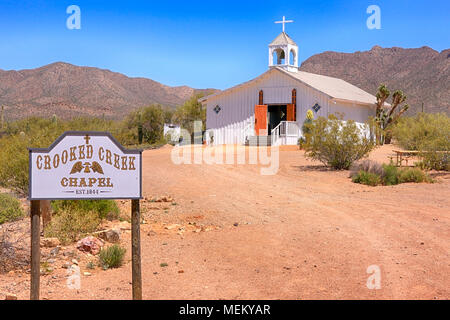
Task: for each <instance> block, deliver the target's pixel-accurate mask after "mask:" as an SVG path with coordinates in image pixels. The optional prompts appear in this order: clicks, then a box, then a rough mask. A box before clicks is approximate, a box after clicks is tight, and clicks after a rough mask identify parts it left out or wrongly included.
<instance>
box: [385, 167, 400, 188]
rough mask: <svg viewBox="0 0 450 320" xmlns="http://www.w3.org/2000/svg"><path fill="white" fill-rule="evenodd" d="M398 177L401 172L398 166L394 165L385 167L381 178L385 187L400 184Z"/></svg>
mask: <svg viewBox="0 0 450 320" xmlns="http://www.w3.org/2000/svg"><path fill="white" fill-rule="evenodd" d="M398 176H399V171H398V168H397V167H396V166H394V165H392V164H384V165H383V174H382V175H381V177H382V180H383V184H384V185H385V186H393V185H396V184H398V183H399V181H398Z"/></svg>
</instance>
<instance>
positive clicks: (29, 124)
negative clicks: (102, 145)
mask: <svg viewBox="0 0 450 320" xmlns="http://www.w3.org/2000/svg"><path fill="white" fill-rule="evenodd" d="M71 130H85V131H109V132H111V133H112V134H113V135H114V136H117V138H118V140H119V142H121V143H122V144H123V143H124V140H126V138H127V136H126V132H127V130H128V129H126V127H124V126H123V124H122V122H118V121H110V120H104V119H99V118H75V119H73V120H70V121H59V120H58V121H52V119H43V118H37V117H32V118H27V119H23V120H18V121H14V122H10V123H8V126H7V128H6V130H5V132H4V134H3V136H2V137H1V138H0V150H1V152H0V186H3V187H5V188H8V189H11V190H14V191H16V192H18V193H20V194H22V195H28V160H29V159H28V149H27V148H48V147H49V146H50V145H51V144H52V143H53V142H54V141H55V140H56V138H58V137H59V136H60V135H61V134H63V133H64V132H65V131H71ZM125 142H127V141H125Z"/></svg>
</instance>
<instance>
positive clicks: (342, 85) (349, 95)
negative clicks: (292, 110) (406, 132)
mask: <svg viewBox="0 0 450 320" xmlns="http://www.w3.org/2000/svg"><path fill="white" fill-rule="evenodd" d="M275 70H277V71H279V72H282V73H284V74H286V75H288V76H290V77H292V78H294V79H295V80H297V81H300V82H302V83H304V84H306V85H307V86H309V87H311V88H314V89H315V90H318V91H320V92H322V93H324V94H326V95H327V96H328V97H329V98H330V99H332V100H343V101H347V102H353V103H356V104H363V105H371V106H375V102H376V97H375V96H373V95H371V94H370V93H368V92H366V91H364V90H362V89H360V88H358V87H356V86H354V85H352V84H350V83H348V82H346V81H344V80H342V79H339V78H334V77H328V76H323V75H319V74H314V73H309V72H304V71H296V72H291V71H287V70H284V69H282V68H279V67H274V68H271V69H269V70H268V71H267V72H265V73H263V74H262V75H260V76H259V77H257V78H255V79H253V80H250V81H247V82H244V83H241V84H240V85H237V86H234V87H232V88H229V89H227V90H224V91H220V92H217V93H215V94H212V95H209V96H206V97H203V98H201V99H199V101H200V102H202V103H203V102H206V101H207V100H209V99H211V98H213V97H216V96H221V95H223V94H225V93H229V92H231V91H234V90H236V89H239V88H242V87H245V86H248V85H250V84H251V83H254V82H255V81H257V80H259V79H261V78H262V77H263V76H266V75H269V74H271V73H272V72H274V71H275ZM385 105H388V104H387V103H386V104H385Z"/></svg>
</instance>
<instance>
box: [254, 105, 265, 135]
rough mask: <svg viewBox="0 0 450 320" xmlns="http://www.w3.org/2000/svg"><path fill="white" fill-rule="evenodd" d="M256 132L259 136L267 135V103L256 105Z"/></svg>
mask: <svg viewBox="0 0 450 320" xmlns="http://www.w3.org/2000/svg"><path fill="white" fill-rule="evenodd" d="M255 132H256V135H257V136H267V105H256V106H255Z"/></svg>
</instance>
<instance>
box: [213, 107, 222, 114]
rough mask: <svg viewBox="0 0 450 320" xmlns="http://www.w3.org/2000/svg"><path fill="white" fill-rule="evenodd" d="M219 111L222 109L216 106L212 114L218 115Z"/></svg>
mask: <svg viewBox="0 0 450 320" xmlns="http://www.w3.org/2000/svg"><path fill="white" fill-rule="evenodd" d="M220 110H222V108H221V107H219V106H218V105H217V106H216V107H215V108H214V112H215V113H219V112H220Z"/></svg>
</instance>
